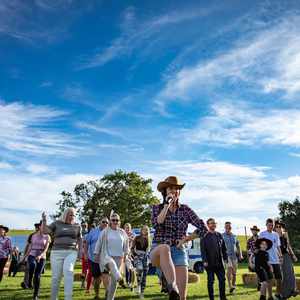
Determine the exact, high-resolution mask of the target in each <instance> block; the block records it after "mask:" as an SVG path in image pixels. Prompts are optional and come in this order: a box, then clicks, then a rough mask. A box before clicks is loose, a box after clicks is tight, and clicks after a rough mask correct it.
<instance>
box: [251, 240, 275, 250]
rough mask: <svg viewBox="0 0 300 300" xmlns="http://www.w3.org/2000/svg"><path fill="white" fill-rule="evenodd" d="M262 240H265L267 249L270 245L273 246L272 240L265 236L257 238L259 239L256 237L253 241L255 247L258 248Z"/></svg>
mask: <svg viewBox="0 0 300 300" xmlns="http://www.w3.org/2000/svg"><path fill="white" fill-rule="evenodd" d="M262 242H266V243H267V245H268V247H267V250H269V249H271V248H272V246H273V242H272V241H271V240H269V239H266V238H259V239H257V240H256V242H255V247H256V248H257V249H259V247H260V244H261V243H262Z"/></svg>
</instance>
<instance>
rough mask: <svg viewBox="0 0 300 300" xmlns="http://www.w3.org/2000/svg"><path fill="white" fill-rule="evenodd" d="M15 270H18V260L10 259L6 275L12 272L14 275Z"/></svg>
mask: <svg viewBox="0 0 300 300" xmlns="http://www.w3.org/2000/svg"><path fill="white" fill-rule="evenodd" d="M17 271H18V261H16V260H12V261H11V262H10V266H9V270H8V276H9V277H10V276H11V274H12V275H13V277H15V276H16V274H17Z"/></svg>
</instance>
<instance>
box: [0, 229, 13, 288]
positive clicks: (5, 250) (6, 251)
mask: <svg viewBox="0 0 300 300" xmlns="http://www.w3.org/2000/svg"><path fill="white" fill-rule="evenodd" d="M8 231H9V228H8V227H6V226H3V225H0V282H1V281H2V277H3V271H4V267H5V265H6V263H7V261H8V259H9V257H10V255H11V251H12V246H11V239H10V237H8V236H7V233H8Z"/></svg>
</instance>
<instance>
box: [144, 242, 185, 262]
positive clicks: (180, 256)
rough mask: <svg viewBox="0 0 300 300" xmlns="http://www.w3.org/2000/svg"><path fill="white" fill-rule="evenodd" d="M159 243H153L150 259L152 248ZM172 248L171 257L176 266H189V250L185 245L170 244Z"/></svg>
mask: <svg viewBox="0 0 300 300" xmlns="http://www.w3.org/2000/svg"><path fill="white" fill-rule="evenodd" d="M157 246H158V244H152V247H151V251H150V259H151V252H152V250H153V249H154V248H155V247H157ZM170 250H171V257H172V261H173V264H174V266H177V267H180V266H183V267H188V266H189V261H188V255H187V250H186V248H185V247H182V248H177V247H176V246H170Z"/></svg>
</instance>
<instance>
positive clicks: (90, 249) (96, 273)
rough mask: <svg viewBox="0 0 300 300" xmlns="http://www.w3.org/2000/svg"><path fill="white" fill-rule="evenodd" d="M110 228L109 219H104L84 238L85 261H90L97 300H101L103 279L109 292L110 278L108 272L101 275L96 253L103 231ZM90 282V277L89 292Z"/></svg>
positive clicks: (88, 282)
mask: <svg viewBox="0 0 300 300" xmlns="http://www.w3.org/2000/svg"><path fill="white" fill-rule="evenodd" d="M107 227H108V219H107V218H106V217H105V218H102V220H101V222H100V223H99V226H98V227H96V228H93V229H91V230H90V232H89V233H88V234H87V235H86V236H85V237H84V239H85V243H84V255H85V259H87V260H88V263H89V267H90V270H89V272H90V273H91V275H92V277H93V279H94V280H93V281H94V290H95V298H94V299H97V300H99V299H100V298H99V288H100V283H101V279H102V281H103V285H104V287H105V290H107V288H108V285H109V276H108V273H107V272H103V273H101V271H100V266H99V261H95V257H94V251H95V247H96V243H97V241H98V239H99V237H100V233H101V231H102V230H104V229H105V228H107ZM89 285H90V281H89V275H88V280H87V287H86V288H87V290H88V289H89Z"/></svg>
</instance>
